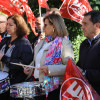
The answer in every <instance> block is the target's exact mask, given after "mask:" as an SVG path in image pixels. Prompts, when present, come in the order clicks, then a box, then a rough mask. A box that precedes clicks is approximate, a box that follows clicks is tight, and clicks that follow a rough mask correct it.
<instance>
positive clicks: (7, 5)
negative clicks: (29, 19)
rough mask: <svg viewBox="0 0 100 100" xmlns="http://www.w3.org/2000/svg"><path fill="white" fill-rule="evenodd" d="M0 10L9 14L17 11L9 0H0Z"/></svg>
mask: <svg viewBox="0 0 100 100" xmlns="http://www.w3.org/2000/svg"><path fill="white" fill-rule="evenodd" d="M0 11H1V12H3V13H5V14H7V15H8V16H9V15H12V14H16V13H18V10H17V8H16V7H15V6H14V5H13V4H12V2H11V1H10V0H0Z"/></svg>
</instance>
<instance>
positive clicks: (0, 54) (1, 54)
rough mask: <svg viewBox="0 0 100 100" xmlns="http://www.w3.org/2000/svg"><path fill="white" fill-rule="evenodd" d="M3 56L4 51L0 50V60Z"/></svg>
mask: <svg viewBox="0 0 100 100" xmlns="http://www.w3.org/2000/svg"><path fill="white" fill-rule="evenodd" d="M3 56H4V53H2V52H1V51H0V60H1V59H2V57H3Z"/></svg>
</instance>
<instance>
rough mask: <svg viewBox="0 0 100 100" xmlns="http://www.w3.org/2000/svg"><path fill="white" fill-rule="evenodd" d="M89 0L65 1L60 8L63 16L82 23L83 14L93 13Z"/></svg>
mask: <svg viewBox="0 0 100 100" xmlns="http://www.w3.org/2000/svg"><path fill="white" fill-rule="evenodd" d="M91 10H92V8H91V6H90V4H89V2H88V0H64V1H63V4H62V5H61V7H60V12H61V16H62V17H65V18H69V19H72V20H74V21H76V22H78V23H80V24H81V23H82V19H83V14H84V13H86V12H88V11H91Z"/></svg>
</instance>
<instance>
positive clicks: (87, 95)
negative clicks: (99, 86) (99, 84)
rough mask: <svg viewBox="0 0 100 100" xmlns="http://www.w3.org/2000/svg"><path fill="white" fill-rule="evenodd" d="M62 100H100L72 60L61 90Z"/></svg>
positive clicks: (67, 68)
mask: <svg viewBox="0 0 100 100" xmlns="http://www.w3.org/2000/svg"><path fill="white" fill-rule="evenodd" d="M60 100H100V96H98V94H97V93H96V92H95V90H93V88H92V87H91V85H90V84H89V83H88V81H87V80H86V79H85V77H84V76H83V75H82V74H81V72H80V70H79V69H78V68H77V66H76V65H75V64H74V63H73V62H72V61H71V59H70V58H69V60H68V64H67V67H66V71H65V74H64V78H63V83H62V85H61V89H60Z"/></svg>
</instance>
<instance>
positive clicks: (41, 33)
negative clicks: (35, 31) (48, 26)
mask: <svg viewBox="0 0 100 100" xmlns="http://www.w3.org/2000/svg"><path fill="white" fill-rule="evenodd" d="M39 13H40V20H41V34H42V33H43V28H42V26H43V22H42V17H41V16H42V14H41V7H40V6H39Z"/></svg>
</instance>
